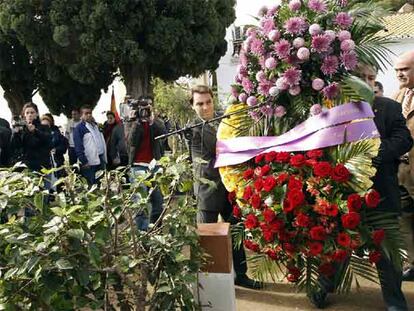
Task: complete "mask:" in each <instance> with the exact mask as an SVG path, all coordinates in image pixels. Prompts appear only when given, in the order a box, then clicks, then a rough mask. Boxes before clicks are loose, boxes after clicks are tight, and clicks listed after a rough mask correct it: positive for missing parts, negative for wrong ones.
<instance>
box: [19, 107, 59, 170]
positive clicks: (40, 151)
mask: <svg viewBox="0 0 414 311" xmlns="http://www.w3.org/2000/svg"><path fill="white" fill-rule="evenodd" d="M22 119H23V120H22V121H18V122H15V123H14V124H13V134H12V141H11V145H12V149H13V151H14V153H15V154H17V155H16V158H18V159H19V160H21V161H22V162H23V163H24V164H26V165H27V167H28V168H29V169H30V170H32V171H40V170H41V169H42V168H51V162H50V157H49V155H50V150H51V149H52V138H51V135H50V130H49V129H48V128H47V127H45V126H43V125H41V124H40V121H39V110H38V108H37V106H36V105H35V104H34V103H31V102H30V103H26V104H25V105H24V106H23V109H22Z"/></svg>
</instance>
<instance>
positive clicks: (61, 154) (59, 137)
mask: <svg viewBox="0 0 414 311" xmlns="http://www.w3.org/2000/svg"><path fill="white" fill-rule="evenodd" d="M41 123H42V125H44V126H47V127H48V128H49V129H50V134H51V138H52V150H51V158H52V164H53V165H54V166H55V167H61V166H63V164H65V153H66V151H67V150H68V147H69V141H68V139H67V138H66V137H65V136H63V134H62V133H61V132H60V130H59V128H58V127H57V126H56V125H55V120H54V118H53V115H52V114H50V113H45V114H44V115H43V116H42V117H41ZM63 172H64V170H60V171H58V172H57V177H62V176H64V174H63Z"/></svg>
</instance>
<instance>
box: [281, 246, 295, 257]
mask: <svg viewBox="0 0 414 311" xmlns="http://www.w3.org/2000/svg"><path fill="white" fill-rule="evenodd" d="M283 249H284V250H285V252H286V253H287V254H288V255H293V254H295V246H294V245H293V244H291V243H283Z"/></svg>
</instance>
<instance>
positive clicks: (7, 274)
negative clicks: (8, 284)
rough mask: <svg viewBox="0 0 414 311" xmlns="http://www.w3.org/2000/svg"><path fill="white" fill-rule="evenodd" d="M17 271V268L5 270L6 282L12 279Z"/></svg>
mask: <svg viewBox="0 0 414 311" xmlns="http://www.w3.org/2000/svg"><path fill="white" fill-rule="evenodd" d="M17 271H19V268H17V267H16V268H11V269H9V270H7V272H6V273H5V274H4V279H5V280H7V279H10V278H12V277H13V276H14V275H15V274H16V273H17Z"/></svg>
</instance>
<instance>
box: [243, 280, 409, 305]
mask: <svg viewBox="0 0 414 311" xmlns="http://www.w3.org/2000/svg"><path fill="white" fill-rule="evenodd" d="M403 291H404V294H405V296H406V299H407V303H408V306H409V309H410V310H413V311H414V282H405V283H403ZM236 299H237V310H238V311H270V310H271V311H276V310H277V311H288V310H289V311H291V310H317V309H316V308H314V307H313V305H312V304H311V303H310V302H309V300H308V299H307V297H306V295H305V294H302V293H296V292H295V289H294V288H293V286H292V285H291V284H288V283H277V284H272V283H267V284H266V286H265V288H264V289H263V290H260V291H254V290H249V289H244V288H241V287H236ZM328 302H329V306H328V307H327V308H326V309H325V310H335V311H351V310H352V311H374V310H375V311H376V310H385V306H384V304H383V301H382V296H381V289H380V287H379V285H377V284H375V283H371V282H368V281H361V288H360V289H357V288H354V289H353V290H352V292H351V293H350V294H348V295H330V296H328Z"/></svg>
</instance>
